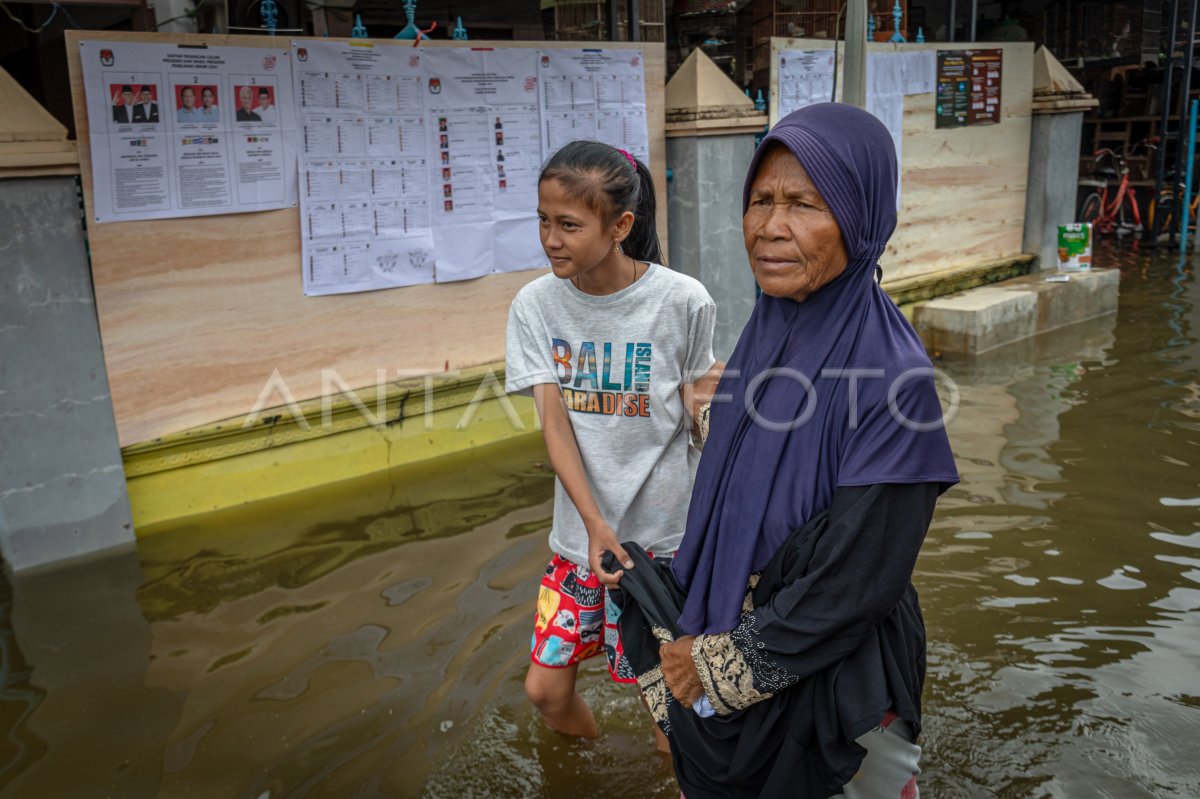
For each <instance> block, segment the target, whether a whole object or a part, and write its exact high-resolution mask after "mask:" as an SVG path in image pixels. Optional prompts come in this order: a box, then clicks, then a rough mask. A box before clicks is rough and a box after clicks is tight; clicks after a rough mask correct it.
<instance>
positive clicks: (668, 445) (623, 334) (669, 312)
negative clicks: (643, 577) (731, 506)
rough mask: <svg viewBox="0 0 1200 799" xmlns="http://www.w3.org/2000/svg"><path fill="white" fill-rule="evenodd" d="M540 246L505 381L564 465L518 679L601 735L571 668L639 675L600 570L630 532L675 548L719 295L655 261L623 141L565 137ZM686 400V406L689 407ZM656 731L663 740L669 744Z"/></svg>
mask: <svg viewBox="0 0 1200 799" xmlns="http://www.w3.org/2000/svg"><path fill="white" fill-rule="evenodd" d="M537 212H538V219H539V220H540V223H541V239H542V247H543V248H544V249H545V251H546V255H547V256H548V257H549V259H550V266H551V269H552V271H553V274H550V275H545V276H544V277H541V278H538V279H537V280H534V281H533V282H532V283H529V284H528V285H526V286H525V287H524V288H523V289H522V290H521V291H520V293H518V294H517V297H516V299H514V300H513V304H512V309H511V310H510V312H509V317H508V342H507V344H508V358H507V378H506V379H507V389H508V391H510V392H522V393H526V394H529V393H532V395H533V398H534V403H535V405H536V407H537V412H538V415H539V417H540V419H541V423H542V432H543V435H544V437H545V440H546V449H547V452H548V453H549V456H550V463H551V465H552V466H553V467H554V472H555V474H556V475H557V478H558V479H557V480H556V481H555V493H554V522H553V525H552V527H551V530H550V548H551V549H552V550H553V551H554V557H553V559H552V560H551V561H550V563H549V565H547V566H546V571H545V575H544V576H543V578H542V584H541V588H540V590H539V593H538V604H537V618H536V620H535V624H534V632H533V641H532V652H531V659H532V663H531V664H530V667H529V673H528V675H527V676H526V678H525V692H526V694H527V695H528V696H529V699H530V701H531V702H533V704H534V705H535V706H537V708H538V710H539V711H541V714H542V716H543V718H544V719H545V720H546V723H547V724H548V725H549V726H550V727H551V728H553V729H555V730H557V731H559V732H562V733H566V734H570V735H579V736H584V737H589V738H594V737H596V736H597V735H599V729H598V727H597V726H596V720H595V718H594V717H593V716H592V712H591V710H590V709H589V708H588V706H587V703H586V702H584V700H583V697H582V696H580V695H579V693H578V692H577V691H576V690H575V676H576V671H577V669H578V666H579V664H580V663H581V662H583V661H584V660H587V659H588V658H590V657H593V656H595V655H599V654H601V653H602V652H603V653H604V654H605V655H606V656H607V659H608V669H609V673H610V675H611V676H612V678H613V679H614V680H616V681H617V682H623V683H633V682H636V680H635V679H634V675H633V671H632V669H631V668H630V667H629V665H628V663H627V662H625V660H624V656H623V654H622V649H621V642H620V640H619V637H618V634H617V626H616V618H617V615H618V612H617V610H616V606H615V605H614V604H613V603H612V602H611V601H607V592H606V590H605V586H608V585H615V584H616V583H617V581H618V580H619V579H620V576H621V574H622V573H623V572H622V571H620V570H618V571H616V572H613V573H609V572H606V571H603V570H602V567H601V564H600V559H601V557H602V555H603V553H604V552H605V551H610V552H612V553H613V554H614V555H615V556H616V557H617V559H618V561H620V562H621V563H622V564H624V565H625V566H626V567H627V568H628V567H629V566H630V565H631V563H630V562H629V559H628V557H627V555H626V554H625V551H624V550H623V549H622V548H621V542H622V541H636V542H637V543H638V544H640V545H642V546H643V547H644V548H646V549H647V550H648V551H650V552H653V553H658V554H660V555H668V554H671V553H673V552H674V551H675V549H676V548H677V547H678V545H679V541H680V539H681V538H682V536H683V529H684V524H685V522H686V520H687V509H688V500H689V496H690V494H691V488H692V479H693V477H694V476H695V471H696V460H697V458H698V453H697V452H696V451H695V450H694V449H693V448H692V447H691V446H690V428H691V427H692V422H691V417H692V416H693V415H694V414H693V413H692V410H693V407H699V406H700V404H701V403H702V402H703V401H704V398H703V397H696V398H693V395H694V394H696V393H697V392H695V391H694V390H693V385H692V384H693V383H695V382H696V381H697V380H698V378H700V377H701V376H702V375H705V373H706V372H708V371H709V370H714V371H713V374H710V375H708V376H707V377H706V378H705V379H704V380H703V385H705V386H709V387H710V388H709V391H711V387H713V386H715V382H716V380H715V374H716V371H715V368H714V361H713V355H712V334H713V323H714V317H715V312H716V308H715V306H714V304H713V301H712V299H711V298H710V297H709V296H708V292H706V291H705V290H704V287H703V286H702V285H700V283H699V282H698V281H696V280H694V279H692V278H690V277H687V276H686V275H682V274H680V273H678V272H673V271H671V270H670V269H667V268H666V267H664V266H661V265H660V263H659V262H661V261H662V254H661V252H660V250H659V243H658V234H657V232H656V231H655V227H654V214H655V198H654V186H653V184H652V182H651V178H650V172H649V170H647V169H646V167H645V165H644V164H642V163H640V162H639V161H637V159H635V158H634V157H633V156H631V155H630V154H629V153H627V152H625V151H624V150H618V149H616V148H613V147H610V146H609V145H607V144H601V143H599V142H590V141H577V142H572V143H570V144H568V145H566V146H565V147H563V148H562V149H561V150H559V151H558V152H557V153H555V155H554V156H553V157H551V159H550V160H549V161H548V162H547V163H546V165H545V167H543V169H542V173H541V175H540V177H539V179H538V209H537ZM685 397H686V398H687V400H688V404H689V406H690V407H688V408H685ZM655 732H656V734H657V735H658V736H660V740H659V748H660V749H663V750H664V751H665V750H666V746H665V744H666V742H665V739H662V738H661V733H659V732H658V728H657V727H656V728H655Z"/></svg>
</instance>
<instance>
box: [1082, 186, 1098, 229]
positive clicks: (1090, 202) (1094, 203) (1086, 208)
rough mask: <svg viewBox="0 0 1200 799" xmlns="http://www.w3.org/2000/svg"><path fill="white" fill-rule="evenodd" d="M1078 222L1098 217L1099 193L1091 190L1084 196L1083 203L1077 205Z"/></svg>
mask: <svg viewBox="0 0 1200 799" xmlns="http://www.w3.org/2000/svg"><path fill="white" fill-rule="evenodd" d="M1077 218H1078V219H1079V221H1080V222H1093V223H1094V222H1095V221H1096V220H1097V219H1099V218H1100V195H1099V194H1097V193H1096V192H1092V193H1091V194H1089V195H1088V196H1087V197H1085V198H1084V200H1083V204H1082V205H1080V206H1079V216H1078V217H1077Z"/></svg>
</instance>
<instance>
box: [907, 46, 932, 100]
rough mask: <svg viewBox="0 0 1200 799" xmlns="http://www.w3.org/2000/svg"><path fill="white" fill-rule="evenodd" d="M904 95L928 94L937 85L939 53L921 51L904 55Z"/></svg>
mask: <svg viewBox="0 0 1200 799" xmlns="http://www.w3.org/2000/svg"><path fill="white" fill-rule="evenodd" d="M903 69H904V93H905V94H928V93H930V92H932V91H933V89H934V86H935V85H936V83H937V51H936V50H919V51H917V52H911V53H904V54H903Z"/></svg>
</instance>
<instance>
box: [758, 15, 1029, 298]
mask: <svg viewBox="0 0 1200 799" xmlns="http://www.w3.org/2000/svg"><path fill="white" fill-rule="evenodd" d="M832 46H833V43H832V42H830V41H828V40H823V39H784V38H774V39H772V40H771V106H772V109H773V108H774V107H775V104H776V100H777V98H778V96H779V85H778V81H779V67H778V64H779V55H778V54H779V52H780V51H781V50H829V49H832ZM897 47H898V48H899V49H901V50H903V51H905V52H911V51H918V50H939V49H940V50H951V49H979V50H981V49H989V50H991V49H1000V50H1003V51H1004V67H1003V76H1002V80H1003V83H1002V85H1001V92H1000V99H1001V122H1000V124H998V125H980V126H976V127H966V128H955V129H942V130H938V129H936V128H935V127H934V105H935V99H934V98H935V96H936V95H935V94H934V93H932V92H930V93H927V94H914V95H909V96H907V97H905V98H904V134H903V145H902V147H903V164H902V165H901V185H902V190H901V195H900V199H901V207H900V211H899V219H898V222H897V226H896V232H895V233H894V234H893V235H892V238H891V241H890V242H888V247H887V251H886V252H885V253H884V254H883V257H882V258H880V264H881V265H882V266H883V276H884V283H885V284H887V283H888V282H890V281H893V280H899V279H903V278H913V277H920V276H924V275H932V274H935V273H937V272H941V271H945V270H947V269H953V268H957V267H962V266H968V265H971V264H974V263H983V262H987V261H995V260H999V259H1002V258H1006V257H1010V256H1013V255H1018V254H1020V252H1021V241H1022V237H1023V233H1024V229H1025V191H1026V184H1027V182H1028V178H1029V141H1030V136H1031V134H1032V130H1033V110H1032V104H1033V44H1032V43H1030V42H998V43H986V44H985V43H981V42H971V43H959V44H950V43H947V42H939V43H937V44H932V43H926V44H904V45H891V44H868V45H867V51H868V53H875V52H879V53H887V52H895V51H896V48H897ZM842 55H843V52H842V51H841V50H840V49H839V51H838V60H839V69H840V62H841V58H842ZM773 121H774V120H773Z"/></svg>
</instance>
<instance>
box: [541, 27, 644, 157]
mask: <svg viewBox="0 0 1200 799" xmlns="http://www.w3.org/2000/svg"><path fill="white" fill-rule="evenodd" d="M538 63H539V69H538V82H539V84H540V86H541V91H540V93H539V96H540V98H541V106H542V108H541V111H542V123H543V127H542V131H543V132H542V137H541V140H542V141H541V144H542V150H541V153H542V159H543V160H544V159H546V158H549V157H550V156H551V155H552V154H554V153H555V152H556V151H558V149H559V148H561V147H562V146H563V145H564V144H566V143H567V142H570V141H574V140H577V139H593V140H596V141H602V142H604V143H605V144H611V145H612V146H613V147H619V148H620V149H622V150H625V151H626V152H628V153H632V154H633V155H634V156H636V157H637V158H638V159H639V160H641V162H642V163H644V164H649V162H650V136H649V133H648V132H647V128H646V90H645V85H646V75H645V72H646V68H645V63H644V62H643V58H642V52H641V51H640V50H603V49H599V48H596V49H593V48H586V49H579V50H576V49H561V50H542V51H540V52H539V54H538Z"/></svg>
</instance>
